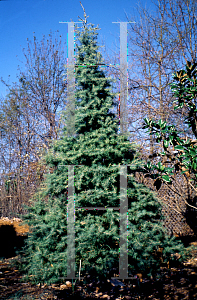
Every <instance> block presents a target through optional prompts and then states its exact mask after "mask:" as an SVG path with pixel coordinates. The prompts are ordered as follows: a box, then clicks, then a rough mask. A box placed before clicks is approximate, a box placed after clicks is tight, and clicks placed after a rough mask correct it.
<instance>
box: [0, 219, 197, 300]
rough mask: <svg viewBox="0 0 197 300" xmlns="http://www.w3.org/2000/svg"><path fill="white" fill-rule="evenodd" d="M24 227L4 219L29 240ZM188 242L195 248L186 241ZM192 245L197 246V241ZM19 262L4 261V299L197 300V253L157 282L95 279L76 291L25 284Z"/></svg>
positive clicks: (0, 268) (0, 290)
mask: <svg viewBox="0 0 197 300" xmlns="http://www.w3.org/2000/svg"><path fill="white" fill-rule="evenodd" d="M20 223H21V221H20V220H19V219H12V220H9V219H8V218H2V219H0V228H1V227H2V225H3V226H4V225H9V226H11V227H12V226H13V227H14V228H15V232H16V236H17V237H22V236H26V234H27V232H28V229H29V228H28V226H21V225H20ZM7 238H9V237H7ZM1 241H2V240H1ZM185 242H186V243H187V244H188V243H190V244H191V241H189V239H186V238H185ZM192 244H193V245H195V246H197V241H195V242H194V241H193V242H192ZM1 247H3V246H1ZM19 261H20V257H19V256H13V257H9V258H4V259H2V260H1V261H0V299H22V300H25V299H74V298H75V299H86V298H87V299H154V300H157V299H165V300H167V299H173V300H174V299H181V300H182V299H184V300H186V299H188V300H189V299H197V250H195V251H194V252H193V258H192V259H191V260H190V261H187V262H185V263H184V264H183V265H182V266H180V265H179V266H178V265H176V266H175V265H174V266H170V267H169V268H167V267H166V268H163V269H162V275H163V276H162V279H160V280H157V281H156V280H153V279H152V280H150V279H149V280H148V279H147V278H141V276H140V274H139V275H138V278H136V279H133V280H124V281H123V283H121V282H120V281H118V280H117V281H115V280H109V281H108V282H107V283H105V284H104V283H98V282H91V279H88V280H87V282H86V283H85V282H84V281H80V282H79V281H78V280H77V282H76V284H75V286H74V290H72V284H71V283H70V282H65V284H61V285H60V284H59V285H57V284H52V285H51V286H46V285H43V286H39V285H32V284H31V283H29V282H22V281H21V279H22V274H21V273H20V271H19V270H18V269H17V263H18V262H19Z"/></svg>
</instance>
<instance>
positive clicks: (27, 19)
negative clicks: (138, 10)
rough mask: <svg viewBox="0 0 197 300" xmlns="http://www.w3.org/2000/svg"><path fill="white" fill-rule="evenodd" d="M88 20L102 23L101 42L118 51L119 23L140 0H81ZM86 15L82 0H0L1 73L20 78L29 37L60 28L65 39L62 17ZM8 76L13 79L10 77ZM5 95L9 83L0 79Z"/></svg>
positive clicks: (75, 18) (148, 1)
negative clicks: (6, 85) (5, 83)
mask: <svg viewBox="0 0 197 300" xmlns="http://www.w3.org/2000/svg"><path fill="white" fill-rule="evenodd" d="M81 2H82V4H83V6H84V8H85V10H86V14H87V15H88V16H89V18H88V22H90V23H93V24H95V25H97V24H99V27H100V28H101V30H100V31H99V42H102V41H103V42H104V44H105V46H106V50H107V51H108V52H109V53H110V51H111V50H110V49H113V50H115V51H116V52H117V51H118V49H117V45H119V34H120V29H119V28H120V27H119V24H113V23H112V22H119V21H124V22H125V21H127V17H126V13H127V15H128V16H131V15H132V13H133V12H134V8H135V7H136V5H137V4H138V3H139V2H138V0H122V1H121V0H99V1H95V0H81ZM140 5H142V6H145V5H146V7H147V8H151V7H152V6H153V5H152V3H151V0H141V1H140ZM78 16H80V17H83V10H82V7H81V5H80V1H79V0H22V1H21V0H7V1H6V0H4V1H0V77H3V79H4V80H5V81H6V82H9V83H10V84H11V83H12V82H15V81H17V78H16V75H17V72H18V71H17V68H18V66H20V67H22V66H23V65H22V63H21V61H23V62H25V58H24V55H23V52H22V49H23V48H25V49H27V38H28V39H29V40H33V35H35V36H36V38H37V40H38V41H40V40H41V39H42V36H43V35H45V36H47V35H48V34H49V33H50V30H52V32H53V33H55V31H57V30H59V34H60V35H62V38H63V42H65V41H66V39H67V24H60V23H59V22H60V21H71V20H72V21H78ZM115 45H116V46H115ZM8 76H10V79H9V81H8ZM5 95H6V87H5V85H4V84H2V83H0V96H5Z"/></svg>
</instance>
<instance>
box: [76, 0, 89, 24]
mask: <svg viewBox="0 0 197 300" xmlns="http://www.w3.org/2000/svg"><path fill="white" fill-rule="evenodd" d="M79 2H80V4H81V7H82V8H83V12H84V20H83V19H82V18H80V17H79V16H78V18H79V19H81V21H82V22H83V24H87V18H88V17H89V16H87V15H86V12H85V8H84V7H83V5H82V3H81V1H79Z"/></svg>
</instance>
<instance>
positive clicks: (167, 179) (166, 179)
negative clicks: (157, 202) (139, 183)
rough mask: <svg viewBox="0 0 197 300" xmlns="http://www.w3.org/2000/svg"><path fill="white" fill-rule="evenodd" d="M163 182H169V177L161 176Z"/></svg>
mask: <svg viewBox="0 0 197 300" xmlns="http://www.w3.org/2000/svg"><path fill="white" fill-rule="evenodd" d="M162 178H163V180H165V181H166V182H171V180H170V177H169V176H168V175H162Z"/></svg>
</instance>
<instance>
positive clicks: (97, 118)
mask: <svg viewBox="0 0 197 300" xmlns="http://www.w3.org/2000/svg"><path fill="white" fill-rule="evenodd" d="M85 21H86V20H85ZM85 21H84V23H83V27H82V28H81V29H80V30H78V32H77V39H76V41H77V51H76V68H75V80H76V93H75V108H76V109H75V130H76V131H75V134H74V135H72V136H71V135H70V136H68V135H67V128H66V126H65V128H64V131H63V133H62V136H61V138H60V139H59V140H57V141H54V143H53V146H52V148H51V149H50V150H49V152H48V154H47V155H46V156H45V164H46V165H47V166H48V167H49V168H52V170H53V172H51V173H50V174H48V175H47V176H46V180H45V182H44V184H43V189H42V190H40V191H39V192H38V193H36V194H35V196H34V198H33V199H32V205H31V207H29V208H28V210H29V213H28V214H27V215H25V216H24V217H23V219H24V221H25V222H26V223H27V224H28V225H30V228H31V232H30V233H29V236H28V239H27V244H26V248H25V255H24V257H25V259H26V266H25V271H26V274H27V277H28V278H29V279H31V280H33V281H34V282H36V283H39V282H45V283H55V282H61V281H62V279H61V278H63V277H66V276H67V242H68V241H67V225H68V224H67V200H68V201H69V199H67V193H68V169H69V167H68V166H71V165H74V171H75V176H74V186H75V208H77V207H96V208H98V207H100V208H105V207H106V208H109V207H110V208H112V207H116V208H117V207H119V206H120V165H129V167H128V174H127V179H128V183H127V187H128V188H127V197H128V231H127V233H125V234H128V257H129V273H131V274H136V273H137V272H141V273H144V274H149V275H151V274H153V273H154V272H156V271H157V270H158V269H159V266H160V261H159V260H158V257H157V255H156V253H157V250H158V249H159V248H163V261H164V262H165V261H168V260H169V259H170V258H171V254H173V253H175V252H180V253H181V254H182V253H184V251H183V250H184V247H183V246H182V244H181V243H179V242H178V241H175V239H174V238H169V237H168V236H167V234H166V232H165V230H164V228H163V226H162V223H161V206H160V204H159V202H158V200H157V198H156V196H155V194H154V193H153V192H151V191H150V190H149V189H148V188H147V187H145V186H143V185H142V184H139V183H137V182H136V181H135V177H134V174H135V172H136V171H137V170H138V169H139V168H140V167H141V166H142V165H143V162H141V161H140V160H139V159H138V155H137V154H138V151H137V147H136V146H135V145H134V144H131V143H130V141H129V139H128V134H118V119H117V118H116V116H115V114H114V113H113V112H112V111H110V110H111V109H112V108H113V107H114V106H115V94H113V93H112V91H111V82H110V78H107V77H106V75H105V73H104V71H102V70H101V68H100V66H99V64H101V63H102V57H101V54H100V53H99V51H98V45H97V35H98V33H97V28H95V27H94V26H93V25H92V24H87V22H85ZM45 199H46V201H45ZM119 215H120V214H119V211H115V210H113V209H106V210H96V209H95V210H86V209H84V210H76V211H75V253H76V257H75V260H76V276H77V270H78V269H79V261H80V260H81V263H82V269H81V272H82V275H87V274H91V275H92V276H95V277H97V278H103V277H105V278H106V277H108V278H110V277H111V276H113V273H111V271H112V270H113V268H114V269H116V271H117V272H115V273H118V268H119ZM125 222H126V220H125ZM182 258H183V256H182ZM30 275H31V276H30ZM63 281H64V280H63Z"/></svg>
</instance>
